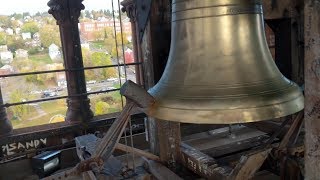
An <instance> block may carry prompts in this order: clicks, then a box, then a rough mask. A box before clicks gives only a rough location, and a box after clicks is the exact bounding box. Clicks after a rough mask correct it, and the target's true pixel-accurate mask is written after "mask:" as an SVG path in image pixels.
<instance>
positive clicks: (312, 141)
mask: <svg viewBox="0 0 320 180" xmlns="http://www.w3.org/2000/svg"><path fill="white" fill-rule="evenodd" d="M304 33H305V39H304V43H305V59H304V61H305V114H304V117H305V131H306V134H305V168H304V169H305V179H307V180H316V179H319V177H320V163H319V162H320V1H319V0H305V6H304Z"/></svg>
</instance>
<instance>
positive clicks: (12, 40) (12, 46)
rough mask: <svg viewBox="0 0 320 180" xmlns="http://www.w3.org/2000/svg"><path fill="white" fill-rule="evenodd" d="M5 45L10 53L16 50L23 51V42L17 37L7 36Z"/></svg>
mask: <svg viewBox="0 0 320 180" xmlns="http://www.w3.org/2000/svg"><path fill="white" fill-rule="evenodd" d="M7 45H8V49H9V50H10V51H12V52H14V51H16V50H17V49H24V48H25V41H24V40H23V39H22V38H21V37H18V36H14V35H12V36H7Z"/></svg>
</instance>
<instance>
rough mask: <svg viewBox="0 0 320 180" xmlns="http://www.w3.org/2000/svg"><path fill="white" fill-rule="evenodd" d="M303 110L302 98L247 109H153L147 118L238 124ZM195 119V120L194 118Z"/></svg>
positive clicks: (198, 122)
mask: <svg viewBox="0 0 320 180" xmlns="http://www.w3.org/2000/svg"><path fill="white" fill-rule="evenodd" d="M303 109H304V96H303V95H302V94H301V95H300V96H298V97H297V98H295V99H292V100H290V101H286V102H283V103H279V104H276V105H274V104H271V105H268V106H264V107H256V108H249V109H229V110H228V109H222V110H221V109H219V110H210V111H205V110H204V111H199V110H185V109H183V110H182V109H171V108H166V107H159V106H158V107H154V108H152V110H151V111H150V112H149V113H148V115H149V116H151V117H154V118H157V119H161V120H167V121H172V122H180V123H192V124H239V123H251V122H258V121H265V120H271V119H275V118H280V117H285V116H288V115H291V114H294V113H297V112H299V111H301V110H303ZM195 117H196V118H195Z"/></svg>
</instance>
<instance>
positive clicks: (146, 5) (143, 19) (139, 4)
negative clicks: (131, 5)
mask: <svg viewBox="0 0 320 180" xmlns="http://www.w3.org/2000/svg"><path fill="white" fill-rule="evenodd" d="M151 3H152V0H135V4H136V11H137V12H136V15H137V22H138V29H137V30H138V31H139V40H140V42H141V41H142V38H143V33H144V29H145V28H146V25H147V21H148V18H149V14H150V9H151Z"/></svg>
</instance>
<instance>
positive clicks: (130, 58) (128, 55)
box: [124, 48, 134, 64]
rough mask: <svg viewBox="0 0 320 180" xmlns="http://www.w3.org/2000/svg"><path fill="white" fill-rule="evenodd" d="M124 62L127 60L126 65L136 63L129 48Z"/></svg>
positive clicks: (125, 53)
mask: <svg viewBox="0 0 320 180" xmlns="http://www.w3.org/2000/svg"><path fill="white" fill-rule="evenodd" d="M124 60H125V62H126V64H129V63H134V54H133V51H132V50H131V49H129V48H128V49H127V50H126V51H125V52H124Z"/></svg>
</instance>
